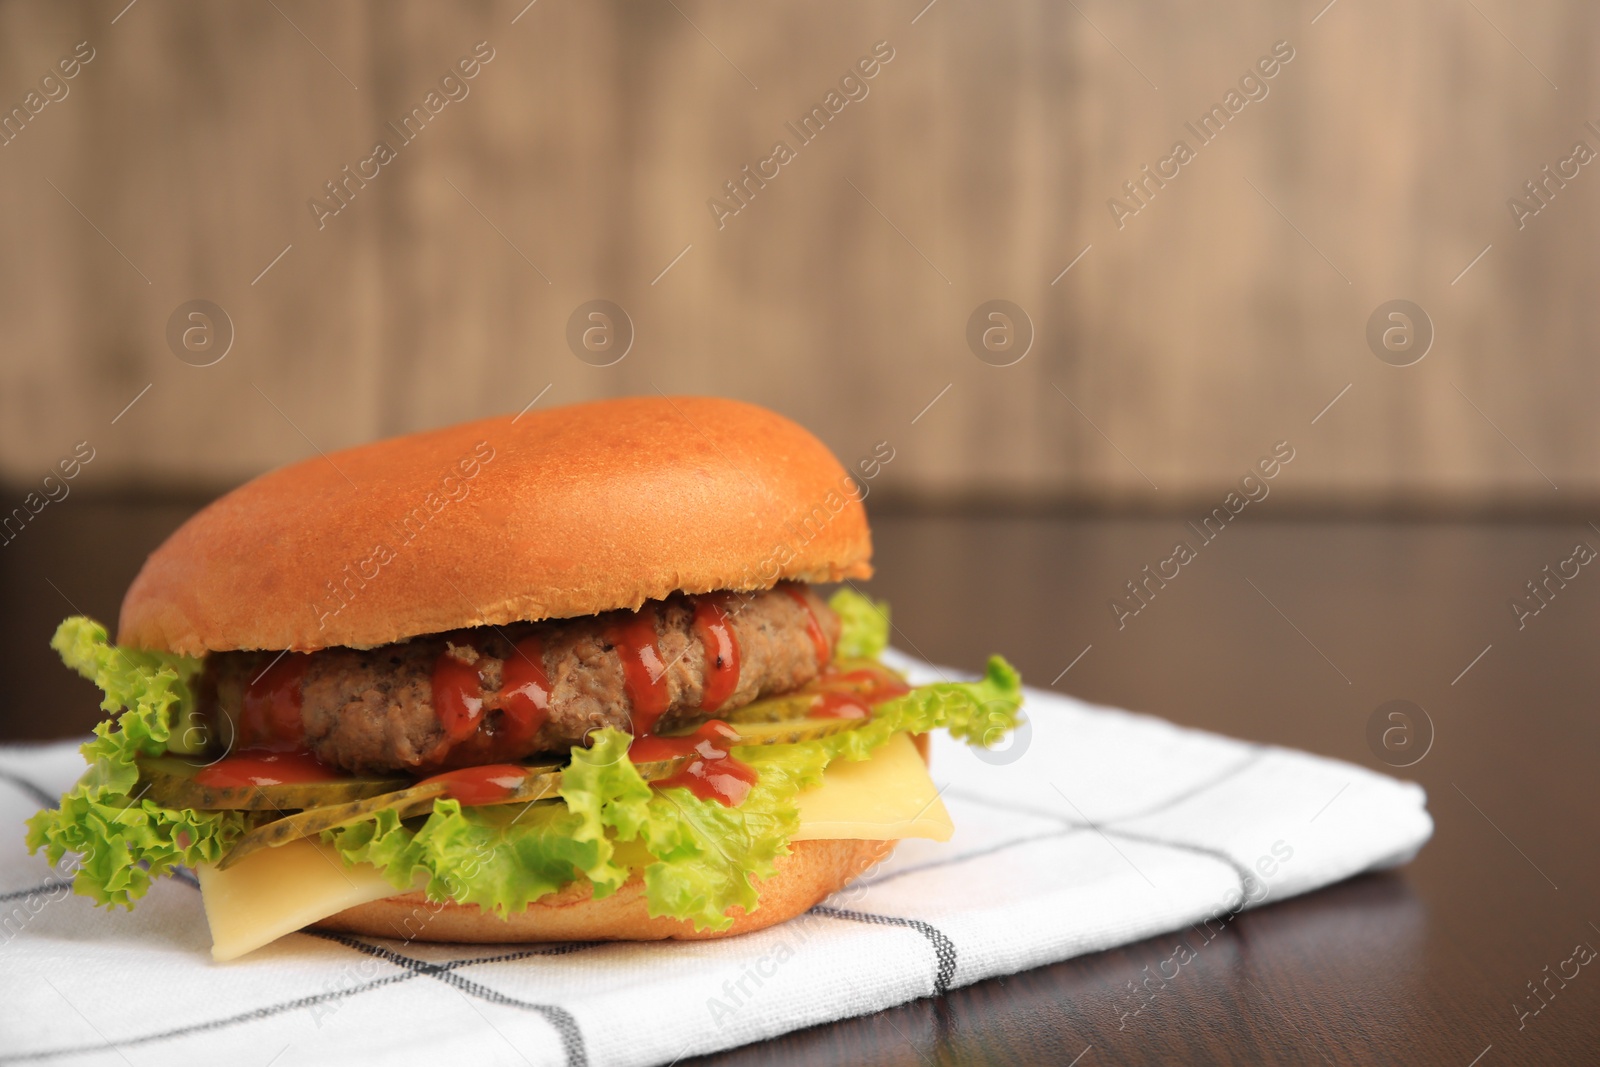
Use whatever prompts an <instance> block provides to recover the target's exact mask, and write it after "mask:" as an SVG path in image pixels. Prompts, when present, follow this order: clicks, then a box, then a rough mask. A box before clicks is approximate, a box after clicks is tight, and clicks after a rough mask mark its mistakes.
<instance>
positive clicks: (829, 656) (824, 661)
mask: <svg viewBox="0 0 1600 1067" xmlns="http://www.w3.org/2000/svg"><path fill="white" fill-rule="evenodd" d="M778 588H779V589H782V590H783V591H784V592H785V593H788V594H789V596H791V597H793V598H794V602H795V603H796V604H799V605H800V606H801V607H802V608H805V609H806V635H807V636H809V637H810V638H811V647H812V649H813V650H815V651H816V654H817V667H818V668H819V669H820V668H823V667H826V666H827V665H828V664H829V663H830V662H831V661H832V660H833V649H831V648H829V647H828V634H827V631H826V630H824V629H823V628H822V623H821V622H820V621H818V619H817V612H816V609H814V608H813V607H812V606H811V599H810V598H809V597H807V596H806V591H805V590H804V589H802V588H801V587H799V586H797V585H780V586H779V587H778Z"/></svg>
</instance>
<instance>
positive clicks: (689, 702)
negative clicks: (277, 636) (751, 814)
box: [199, 586, 839, 773]
mask: <svg viewBox="0 0 1600 1067" xmlns="http://www.w3.org/2000/svg"><path fill="white" fill-rule="evenodd" d="M795 593H799V594H801V595H800V597H799V598H798V599H797V597H796V596H795V595H794V594H795ZM802 601H803V603H802ZM726 611H727V618H728V620H729V624H730V628H731V630H732V632H733V635H734V639H735V641H736V642H737V648H738V683H737V685H736V686H735V687H734V688H733V691H732V693H731V694H730V695H728V696H727V697H726V699H725V700H723V702H722V703H721V704H720V707H719V709H718V710H721V711H727V710H731V709H733V708H737V707H742V706H743V705H745V704H748V703H750V702H751V701H752V700H755V699H757V698H758V697H762V696H767V695H770V694H773V693H783V692H787V691H788V690H790V689H794V688H796V687H798V686H801V685H803V684H805V683H806V682H808V681H810V680H811V679H812V678H814V677H816V676H817V674H818V673H820V671H821V669H822V668H823V667H824V666H825V665H826V663H825V657H823V656H822V655H821V651H822V650H820V649H818V648H817V647H816V646H817V635H816V634H814V632H813V630H814V628H815V627H820V629H821V631H822V634H823V635H824V636H825V637H826V643H827V646H828V648H832V647H833V645H834V644H835V643H836V642H837V640H838V635H839V621H838V619H837V618H836V617H835V616H834V614H833V612H831V611H829V610H828V608H827V606H826V605H824V604H823V603H822V602H821V600H820V599H818V598H817V596H816V595H815V594H814V593H812V592H811V591H810V590H809V589H806V588H805V587H803V586H792V587H789V588H787V589H783V588H780V589H775V590H770V591H767V592H762V593H755V594H751V595H749V596H748V597H733V598H730V599H729V600H728V601H727V604H726ZM694 614H695V608H694V600H693V598H689V597H682V596H677V597H673V598H671V599H669V600H666V601H649V602H647V603H646V604H645V605H644V606H643V607H642V608H641V609H640V610H639V612H637V613H635V612H629V611H614V612H607V613H605V614H602V615H597V616H591V617H586V618H581V619H560V620H554V621H548V622H540V623H518V624H514V625H511V626H505V627H481V628H476V629H471V630H457V631H453V632H451V633H446V634H431V635H427V636H424V637H416V638H412V639H410V640H407V641H400V642H397V643H395V644H392V645H384V646H381V647H378V648H372V649H351V648H330V649H324V650H322V651H319V652H313V653H310V654H307V655H291V656H283V657H282V658H281V659H278V660H277V661H276V662H274V657H275V656H276V653H272V652H218V653H212V654H211V655H210V656H208V657H207V659H206V669H205V674H204V676H203V678H202V680H201V684H200V687H199V692H200V700H201V706H202V708H204V709H206V710H207V711H208V712H209V713H210V714H212V715H213V716H215V715H218V714H220V715H223V716H226V717H227V718H228V719H230V720H232V723H233V725H234V728H233V730H231V731H229V730H228V729H227V728H226V727H224V728H222V730H221V731H220V732H221V733H222V736H224V737H229V736H231V737H234V738H236V739H237V740H236V743H235V747H243V746H246V745H250V744H254V743H260V742H261V741H262V740H263V739H264V738H263V737H262V736H261V730H262V728H261V726H260V725H259V720H260V715H259V714H258V715H257V716H256V719H257V722H256V724H255V725H254V726H253V725H252V724H251V715H250V714H247V713H246V711H245V698H246V692H247V690H248V691H250V692H251V695H252V698H253V701H254V703H255V704H256V705H257V707H261V706H266V705H265V704H263V701H265V702H267V704H270V703H271V702H272V701H276V702H277V703H276V705H275V707H276V709H277V710H275V711H272V712H268V713H267V715H268V717H269V718H270V719H271V720H272V721H273V722H274V723H275V724H276V727H275V729H274V730H273V731H272V735H273V736H272V737H271V739H272V740H276V741H280V742H286V741H296V740H298V741H299V742H300V743H301V744H303V745H304V746H305V747H306V748H308V749H310V750H311V751H312V752H313V753H314V754H315V755H316V756H317V758H318V759H320V760H322V761H323V762H324V763H327V764H330V765H332V766H336V767H340V768H343V769H345V770H347V771H352V772H356V773H378V772H390V771H410V772H425V771H431V770H435V769H439V768H445V767H465V766H473V765H477V764H484V763H499V762H507V761H511V760H520V759H524V758H526V757H529V756H534V755H537V754H540V753H561V754H564V753H565V752H566V751H567V750H568V749H570V748H571V747H572V746H573V745H581V744H584V743H585V739H586V738H587V737H588V736H589V734H590V733H591V732H593V731H594V730H597V729H599V728H601V727H605V726H614V727H617V728H618V729H621V730H624V731H626V732H629V733H638V732H640V731H638V730H635V729H634V722H635V719H636V715H635V712H636V708H635V706H634V698H633V695H632V694H631V693H630V689H629V685H628V682H627V678H626V671H625V669H624V664H623V656H624V651H623V649H621V648H619V647H618V642H619V632H620V631H621V630H622V629H623V628H624V627H625V624H626V623H628V622H630V621H632V620H633V619H635V618H639V617H645V618H648V619H649V620H650V626H651V627H652V628H653V630H654V633H655V637H656V647H657V648H658V650H659V656H660V660H659V662H660V663H661V664H663V665H665V680H666V694H667V697H668V700H667V706H666V710H665V711H664V712H663V713H662V714H661V715H660V718H659V719H658V720H657V721H656V723H655V727H654V728H655V729H656V730H657V731H658V732H666V731H671V730H673V729H675V728H677V727H680V726H684V725H688V724H691V723H694V722H698V721H700V720H703V719H706V718H709V717H711V716H712V714H713V713H712V712H707V711H705V710H702V705H703V703H704V696H705V692H706V683H707V680H708V674H709V673H710V672H711V670H712V669H713V668H712V666H711V665H710V664H708V662H707V656H706V648H705V644H704V643H703V642H702V640H701V637H700V634H699V632H698V631H697V630H696V628H695V626H694ZM633 632H634V633H640V632H643V633H645V634H648V632H649V631H648V630H635V631H633ZM527 637H537V638H539V639H540V641H541V643H542V646H543V655H542V656H541V657H540V659H541V664H540V665H541V666H542V667H543V669H544V672H545V676H546V677H547V678H548V681H549V685H550V688H549V700H548V708H547V713H548V718H547V719H545V721H544V722H543V724H542V725H540V726H539V727H538V728H537V729H536V730H534V731H533V732H532V734H531V735H528V736H517V734H518V731H516V730H515V729H513V726H514V725H515V724H514V723H513V722H512V721H510V720H509V719H508V716H507V713H506V711H505V709H504V707H503V705H502V701H501V696H502V693H501V690H502V676H503V674H504V669H505V665H506V661H507V659H508V658H510V657H513V656H517V655H519V654H520V653H519V652H518V651H517V648H516V644H517V643H518V642H521V641H523V639H525V638H527ZM523 647H524V648H526V647H528V646H526V645H524V646H523ZM446 656H448V657H450V658H453V659H455V660H457V661H458V662H460V663H461V664H464V665H467V666H469V667H475V668H476V675H477V681H478V683H479V684H480V685H481V689H482V700H483V705H482V714H481V717H480V718H478V720H477V723H476V727H475V729H473V730H472V731H471V733H470V734H468V735H467V736H465V737H463V738H461V739H459V740H456V741H453V742H452V740H451V739H450V736H449V734H448V733H447V729H446V725H445V723H443V722H441V718H440V715H439V713H438V709H436V708H435V706H434V692H435V686H434V678H435V672H436V669H437V667H438V665H439V664H440V663H441V657H446ZM635 670H636V671H637V670H638V668H637V667H635ZM458 673H459V672H458ZM658 676H659V675H658ZM468 677H469V678H470V673H469V674H468ZM264 687H269V688H270V689H271V692H267V693H263V692H262V690H263V688H264ZM296 697H298V704H299V712H298V720H299V721H298V723H295V722H294V714H295V713H294V701H295V698H296ZM447 717H448V716H447ZM638 718H639V719H640V721H641V722H642V721H643V720H644V719H647V718H648V716H647V715H641V716H638ZM295 729H298V730H299V731H300V737H299V738H294V737H291V736H289V735H290V734H292V733H293V732H294V730H295Z"/></svg>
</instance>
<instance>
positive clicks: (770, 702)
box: [716, 689, 818, 728]
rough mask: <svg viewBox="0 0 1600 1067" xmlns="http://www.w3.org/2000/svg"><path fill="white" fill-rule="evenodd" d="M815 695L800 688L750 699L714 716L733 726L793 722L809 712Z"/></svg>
mask: <svg viewBox="0 0 1600 1067" xmlns="http://www.w3.org/2000/svg"><path fill="white" fill-rule="evenodd" d="M817 696H818V693H817V692H816V691H815V690H807V689H802V690H800V691H798V692H794V693H785V694H784V695H783V696H778V697H766V698H764V699H762V700H756V701H752V702H751V703H749V704H746V705H745V706H744V707H742V708H734V709H733V710H731V711H727V712H722V711H719V712H717V713H716V717H717V718H719V719H721V720H722V721H723V722H726V723H728V724H730V725H732V726H734V727H735V728H741V727H742V725H743V724H744V723H752V722H794V721H795V720H797V719H804V718H806V717H807V716H808V715H810V714H811V708H812V706H813V705H814V704H815V703H816V699H817Z"/></svg>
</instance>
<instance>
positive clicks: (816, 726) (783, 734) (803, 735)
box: [734, 719, 871, 745]
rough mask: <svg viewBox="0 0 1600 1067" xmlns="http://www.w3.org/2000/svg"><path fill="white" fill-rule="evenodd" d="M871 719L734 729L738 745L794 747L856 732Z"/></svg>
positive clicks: (756, 724) (791, 722) (762, 724)
mask: <svg viewBox="0 0 1600 1067" xmlns="http://www.w3.org/2000/svg"><path fill="white" fill-rule="evenodd" d="M870 721H871V720H870V719H789V720H787V721H785V722H742V723H739V724H738V725H737V726H735V727H734V729H735V730H738V731H739V740H738V742H737V744H741V745H794V744H799V743H800V742H802V741H815V740H817V739H818V738H823V737H831V736H833V735H834V734H842V733H844V732H845V731H846V730H854V729H855V728H856V727H858V726H860V725H861V724H863V723H866V722H870Z"/></svg>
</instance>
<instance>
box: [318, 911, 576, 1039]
mask: <svg viewBox="0 0 1600 1067" xmlns="http://www.w3.org/2000/svg"><path fill="white" fill-rule="evenodd" d="M305 932H306V933H308V934H311V935H312V936H313V937H320V938H322V939H323V940H324V941H334V942H337V943H338V944H341V945H344V946H346V947H347V948H353V949H355V950H356V951H358V952H365V953H366V954H367V955H369V956H377V957H378V958H379V959H383V960H387V961H388V962H390V963H393V964H396V965H398V966H401V967H404V968H406V970H408V971H409V972H411V973H412V974H418V975H422V976H424V977H427V978H435V979H438V980H439V981H441V982H443V983H444V984H445V985H448V986H450V987H452V988H454V989H458V990H460V991H461V992H463V993H471V994H472V995H473V996H475V997H477V998H478V999H480V1000H487V1001H488V1002H489V1003H491V1004H502V1005H505V1006H506V1007H511V1008H522V1009H523V1010H525V1011H531V1012H535V1013H537V1014H539V1015H542V1016H543V1017H544V1019H545V1021H546V1022H548V1023H549V1024H550V1026H551V1027H552V1028H553V1029H554V1030H555V1032H556V1035H557V1036H558V1037H560V1038H561V1048H562V1050H563V1051H564V1052H565V1053H566V1057H567V1067H588V1063H589V1054H588V1052H587V1050H586V1049H585V1046H584V1041H583V1031H582V1030H581V1029H579V1027H578V1020H577V1019H575V1018H573V1016H572V1013H571V1012H569V1011H567V1009H565V1008H562V1007H558V1006H557V1005H554V1004H534V1003H532V1002H530V1001H526V1000H518V999H516V998H515V997H508V996H506V995H505V994H504V993H501V992H498V991H496V990H493V989H490V988H489V987H487V986H482V985H479V984H478V983H477V982H474V981H472V980H470V979H468V978H463V977H462V976H461V975H459V974H454V973H452V972H454V971H455V969H456V968H457V967H462V966H465V965H467V964H469V963H500V962H503V961H508V960H521V959H527V958H528V957H530V956H564V955H566V954H567V953H569V952H579V951H581V950H583V949H586V948H592V947H593V945H594V942H589V941H578V942H571V943H567V944H559V945H552V946H549V947H546V948H534V949H522V950H519V951H516V952H508V953H505V954H504V955H500V956H491V957H486V958H482V959H476V960H448V961H446V962H444V963H429V962H428V961H427V960H419V959H417V958H416V957H414V956H407V955H405V954H403V953H400V952H395V951H393V950H392V949H387V948H384V947H382V946H381V945H369V944H367V943H366V942H365V941H360V940H357V939H356V938H354V937H351V936H349V935H348V934H335V933H329V932H327V931H325V930H307V931H305Z"/></svg>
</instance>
